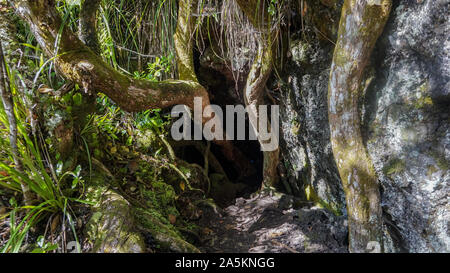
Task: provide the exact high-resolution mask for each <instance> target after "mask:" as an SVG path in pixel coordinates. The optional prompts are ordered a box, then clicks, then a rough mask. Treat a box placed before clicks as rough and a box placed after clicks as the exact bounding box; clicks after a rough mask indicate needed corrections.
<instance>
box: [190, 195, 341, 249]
mask: <svg viewBox="0 0 450 273" xmlns="http://www.w3.org/2000/svg"><path fill="white" fill-rule="evenodd" d="M299 205H300V204H298V203H297V202H296V200H295V199H294V198H293V197H291V196H288V195H274V196H271V195H257V194H255V195H254V196H252V197H250V198H248V199H245V198H238V199H236V201H235V203H234V205H231V206H228V207H227V208H225V209H223V210H221V209H212V208H210V207H208V208H206V207H205V208H204V209H203V216H202V217H201V219H200V220H199V223H198V224H199V225H200V226H202V227H203V236H202V242H201V246H200V247H199V248H200V250H201V251H202V252H212V253H218V252H220V253H223V252H224V253H236V252H238V253H247V252H250V253H261V252H266V253H267V252H269V253H270V252H282V253H308V252H347V225H346V220H345V217H342V216H335V215H333V214H332V213H330V212H328V211H327V210H325V209H322V208H319V207H310V206H308V205H306V206H305V205H303V206H301V207H299Z"/></svg>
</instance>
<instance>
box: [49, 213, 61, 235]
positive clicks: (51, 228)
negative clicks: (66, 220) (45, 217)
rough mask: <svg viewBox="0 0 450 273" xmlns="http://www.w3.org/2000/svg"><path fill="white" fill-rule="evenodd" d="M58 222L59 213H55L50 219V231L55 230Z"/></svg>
mask: <svg viewBox="0 0 450 273" xmlns="http://www.w3.org/2000/svg"><path fill="white" fill-rule="evenodd" d="M58 224H59V215H56V216H55V217H54V218H53V220H52V224H51V225H50V230H51V231H52V233H54V232H55V231H56V229H57V228H58Z"/></svg>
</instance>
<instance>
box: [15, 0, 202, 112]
mask: <svg viewBox="0 0 450 273" xmlns="http://www.w3.org/2000/svg"><path fill="white" fill-rule="evenodd" d="M14 4H15V8H16V10H17V13H18V14H19V15H20V16H21V17H22V18H24V19H25V20H26V21H27V22H28V23H29V25H30V28H31V30H32V32H33V34H34V36H35V37H36V40H37V41H38V43H39V45H40V46H41V48H42V49H43V50H44V52H45V53H46V55H47V56H48V57H55V60H54V61H55V64H56V66H57V68H58V70H59V72H60V73H61V74H62V75H63V76H64V77H65V78H66V79H67V80H71V81H73V82H75V83H77V84H78V85H79V86H80V87H82V88H84V90H85V91H86V92H102V93H104V94H106V95H107V96H108V97H110V98H111V99H112V100H113V101H114V102H115V103H117V104H118V105H119V106H120V107H121V108H123V109H124V110H126V111H129V112H137V111H142V110H146V109H149V108H167V107H169V106H173V105H177V104H185V105H187V106H189V107H191V108H193V103H194V97H202V98H203V104H204V105H203V106H206V105H209V96H208V93H207V92H206V90H205V89H204V88H203V87H202V86H201V85H200V84H199V83H198V82H196V81H191V80H186V81H182V80H168V81H161V82H150V81H145V80H139V79H133V78H131V77H128V76H125V75H123V74H121V73H119V72H118V71H116V70H114V69H113V68H112V67H111V66H109V65H108V64H106V63H105V62H103V60H102V59H101V58H100V56H98V55H97V54H95V53H94V52H93V51H92V50H91V49H89V48H88V47H87V46H86V45H84V44H83V42H82V41H80V39H78V38H77V37H76V36H75V35H74V33H73V32H72V31H70V30H69V29H68V28H67V27H66V26H64V25H63V24H62V21H61V17H60V16H59V14H58V13H57V11H56V9H55V1H54V0H16V1H14Z"/></svg>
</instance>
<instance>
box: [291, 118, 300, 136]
mask: <svg viewBox="0 0 450 273" xmlns="http://www.w3.org/2000/svg"><path fill="white" fill-rule="evenodd" d="M291 124H292V127H291V133H292V134H293V135H296V136H297V135H299V134H300V128H301V126H300V122H298V121H297V120H292V122H291Z"/></svg>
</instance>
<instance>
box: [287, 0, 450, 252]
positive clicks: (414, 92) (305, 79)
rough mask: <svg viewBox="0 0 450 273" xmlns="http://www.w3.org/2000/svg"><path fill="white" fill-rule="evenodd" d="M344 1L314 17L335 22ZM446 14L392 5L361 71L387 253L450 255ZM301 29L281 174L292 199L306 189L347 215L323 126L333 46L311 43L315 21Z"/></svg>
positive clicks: (432, 5)
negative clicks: (366, 66) (326, 16)
mask: <svg viewBox="0 0 450 273" xmlns="http://www.w3.org/2000/svg"><path fill="white" fill-rule="evenodd" d="M341 2H342V1H337V3H338V4H337V6H336V7H334V8H333V7H329V8H326V7H322V8H321V9H320V10H321V11H326V10H328V12H327V14H331V15H330V16H331V18H334V22H335V24H337V22H338V20H339V19H338V18H339V17H338V15H337V14H338V11H339V10H340V9H339V3H341ZM317 5H319V4H317ZM449 6H450V3H449V1H446V0H437V1H433V0H424V1H394V6H393V9H392V13H391V16H390V19H389V22H388V24H387V26H386V29H385V31H384V33H383V34H382V36H381V38H380V40H379V42H378V44H377V47H376V49H375V51H374V53H373V54H372V55H373V58H372V63H371V68H370V69H368V71H367V73H366V74H367V77H366V78H367V81H366V83H365V92H366V93H365V100H364V101H362V102H361V105H362V109H361V110H362V111H361V118H362V121H363V127H362V133H363V135H364V138H365V139H364V140H365V143H366V147H367V149H368V151H369V154H370V156H371V158H372V161H373V163H374V165H375V169H376V172H377V175H378V178H379V181H380V185H381V197H382V207H383V212H384V216H385V217H384V218H385V219H384V220H385V221H384V222H385V225H386V242H385V247H386V249H385V250H386V251H393V252H399V251H409V252H449V251H450V231H449V226H450V225H449V220H450V204H449V196H450V164H449V162H450V127H449V124H450V84H449V78H450V61H449V52H450V41H449V37H450V33H449V30H450V23H449V22H448V18H447V17H448V13H449ZM311 10H312V12H314V5H313V4H312V5H311ZM316 18H317V16H316ZM306 19H307V18H306ZM308 23H310V24H309V28H308ZM305 24H306V25H307V27H306V32H305V33H306V34H307V38H308V39H305V38H304V36H303V37H302V39H299V40H297V41H291V50H290V54H291V60H290V61H289V63H288V67H287V69H286V71H287V72H286V73H285V77H284V78H283V82H284V84H285V85H284V88H283V90H282V92H281V94H280V110H281V113H280V114H281V119H282V121H281V126H282V129H281V130H280V133H281V138H282V141H281V144H282V154H283V155H284V166H285V168H286V171H287V176H288V178H289V181H288V182H289V183H288V184H289V186H290V187H291V191H292V192H293V193H294V194H295V195H297V196H301V195H302V192H304V191H305V190H306V192H307V193H308V190H313V197H315V198H313V199H316V200H312V201H317V200H319V201H320V202H322V203H324V204H325V205H327V204H328V205H329V207H330V208H334V209H336V210H338V211H339V210H340V211H343V210H344V213H345V202H344V195H343V192H342V188H341V181H340V179H339V175H338V171H337V168H336V165H335V162H334V159H333V154H332V149H331V145H330V139H329V124H328V118H327V117H328V112H327V103H326V101H327V93H328V77H329V68H330V65H331V58H332V54H333V45H332V44H331V43H330V42H327V41H324V39H320V35H318V34H317V35H316V36H312V35H311V32H315V31H316V30H317V29H318V28H320V24H318V22H308V21H306V22H305ZM311 25H313V26H314V27H311ZM335 28H336V25H333V24H331V25H330V27H329V35H330V36H329V37H328V38H331V39H332V40H335V36H333V35H335V31H334V29H335ZM310 29H312V30H310ZM316 32H317V31H316ZM321 32H322V33H324V32H325V31H324V30H323V29H321ZM308 35H309V36H308ZM311 36H312V37H311ZM308 185H310V187H308ZM310 192H311V191H310Z"/></svg>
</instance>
